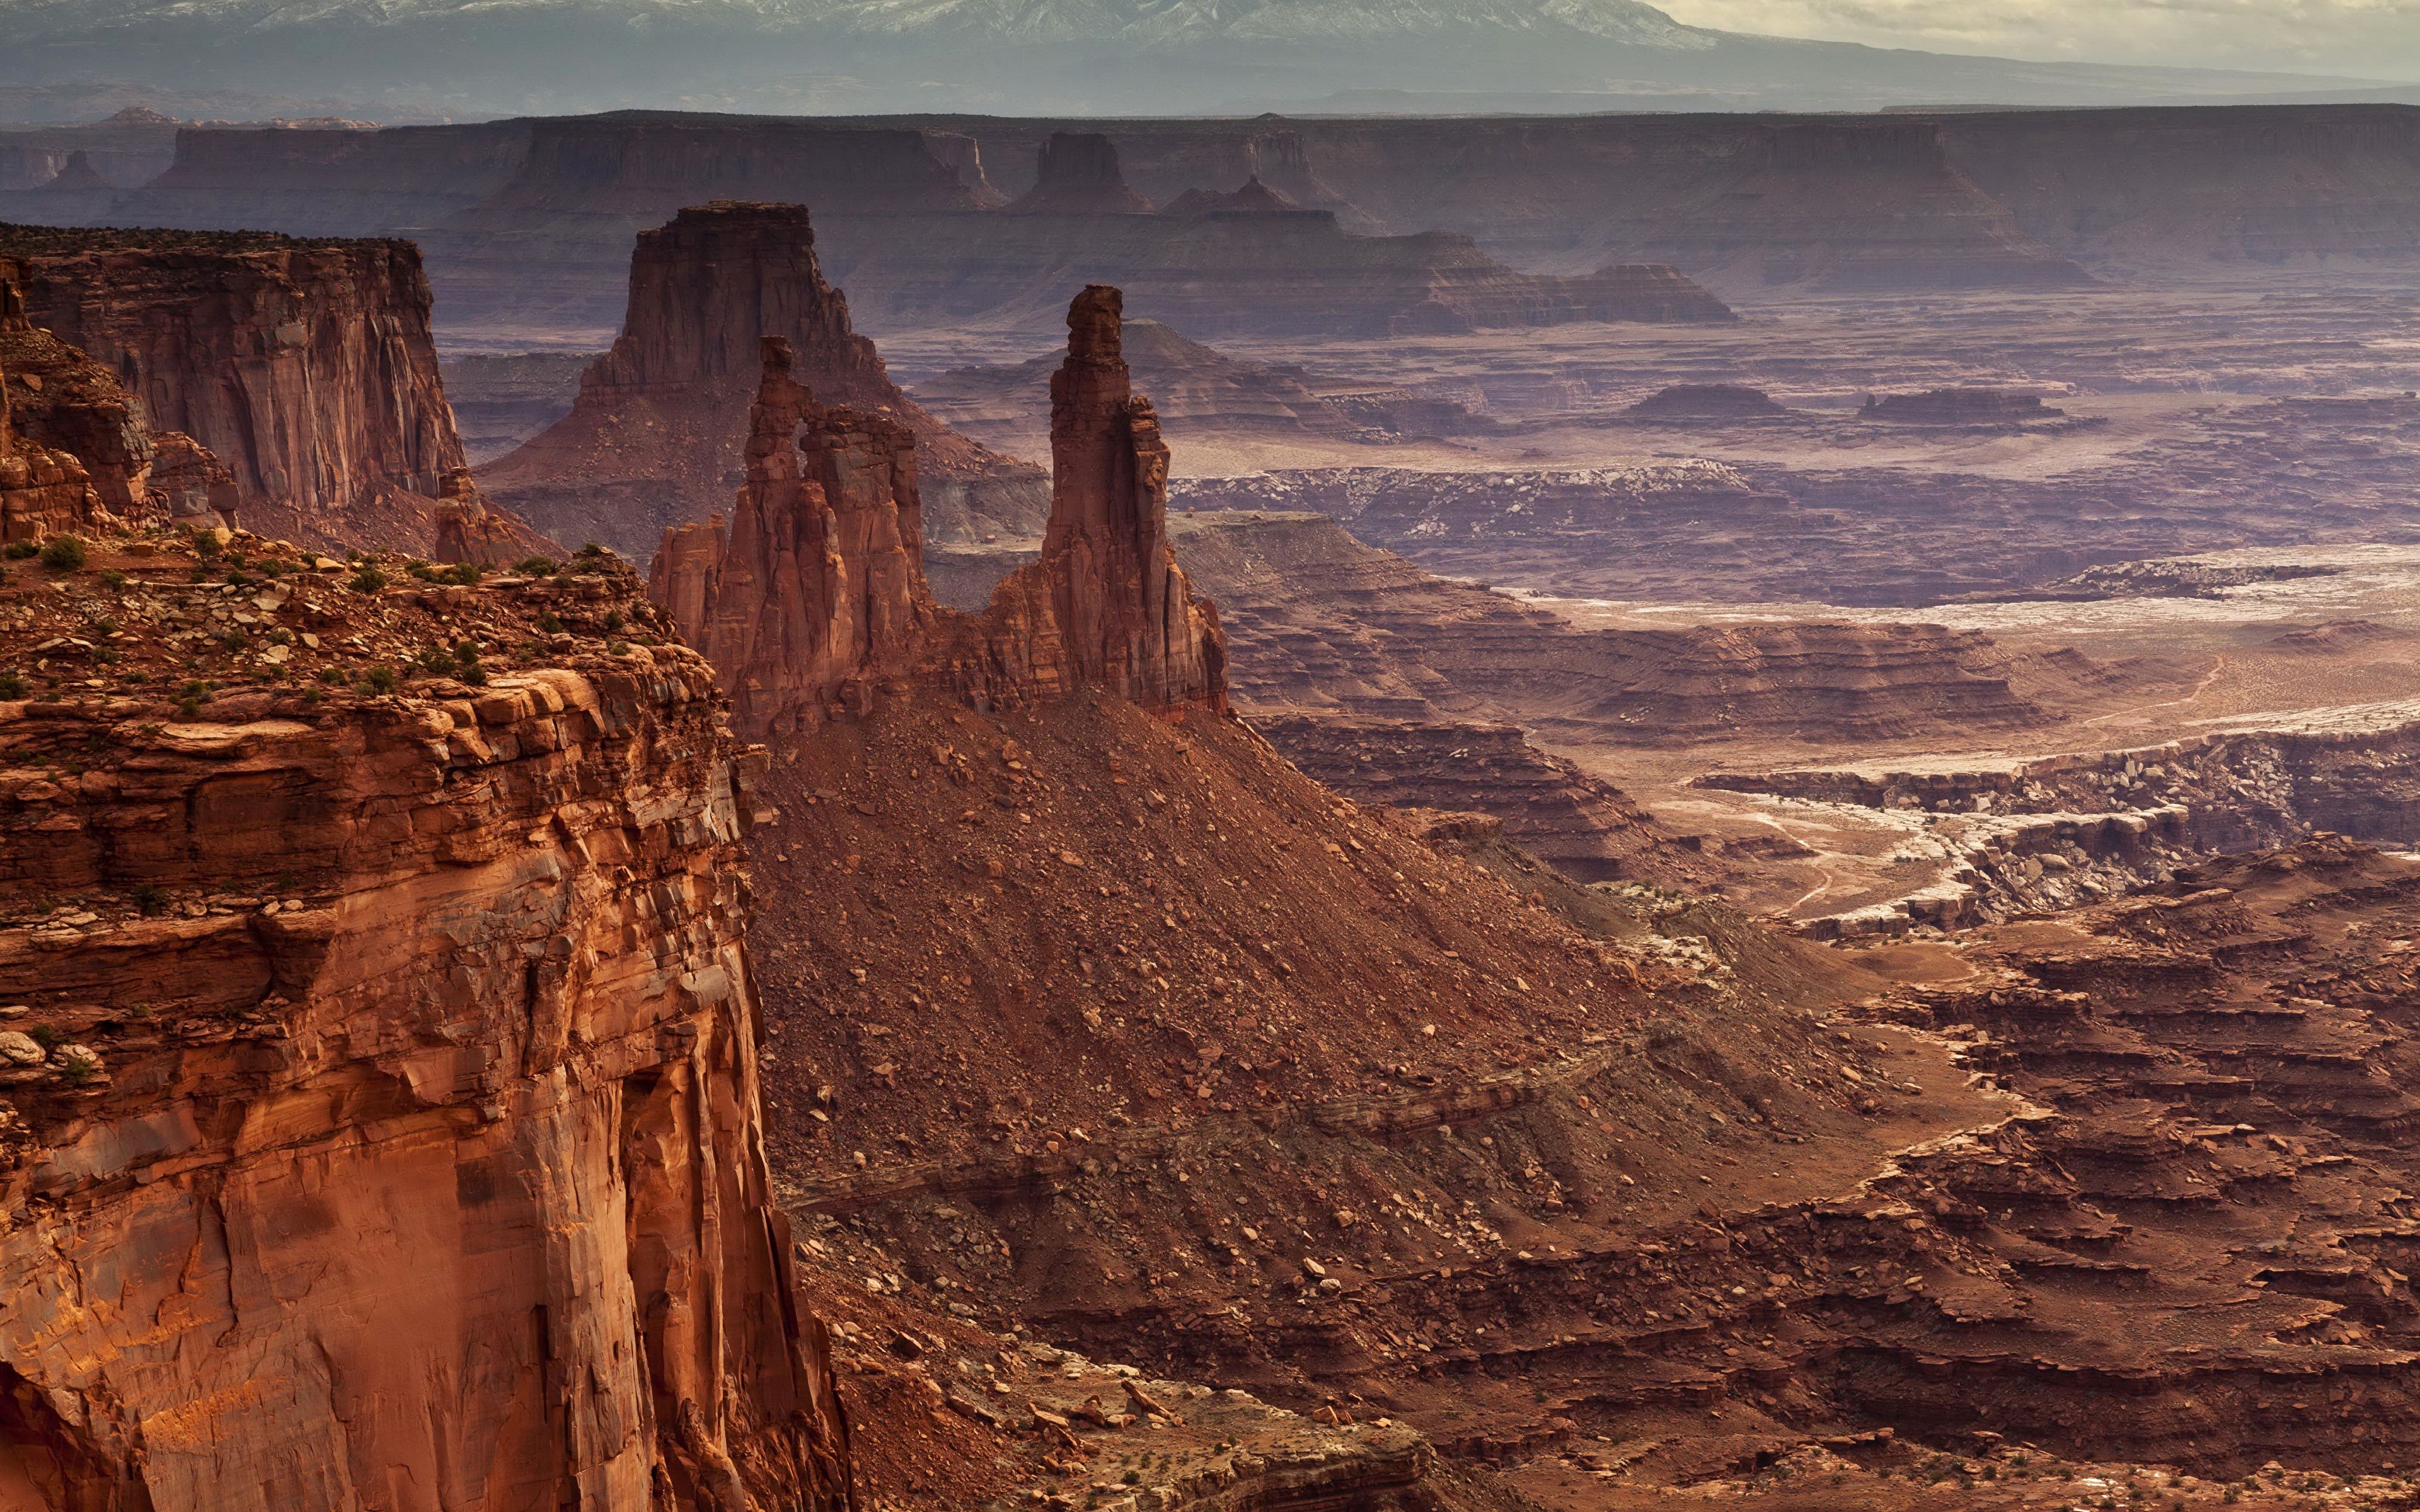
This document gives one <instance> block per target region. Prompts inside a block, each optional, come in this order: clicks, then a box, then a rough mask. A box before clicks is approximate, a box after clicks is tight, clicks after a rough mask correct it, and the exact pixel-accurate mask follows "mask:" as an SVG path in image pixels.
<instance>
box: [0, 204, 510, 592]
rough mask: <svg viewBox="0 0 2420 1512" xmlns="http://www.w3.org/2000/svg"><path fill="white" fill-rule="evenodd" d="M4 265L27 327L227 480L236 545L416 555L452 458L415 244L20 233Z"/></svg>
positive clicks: (454, 446)
mask: <svg viewBox="0 0 2420 1512" xmlns="http://www.w3.org/2000/svg"><path fill="white" fill-rule="evenodd" d="M0 253H5V254H8V255H16V256H19V257H21V258H23V260H24V262H25V265H26V269H27V289H26V304H27V308H28V311H29V313H30V314H31V315H32V316H33V318H34V321H35V323H36V324H37V325H39V326H44V327H47V328H49V329H50V330H51V331H52V332H55V333H56V335H57V336H58V338H59V339H60V340H62V341H64V342H66V343H68V344H69V345H70V346H73V347H78V348H81V349H82V350H84V351H85V352H88V353H90V354H91V355H92V356H93V357H94V358H95V359H96V360H97V361H99V362H101V363H105V364H107V365H108V366H109V367H110V368H112V369H114V370H115V371H116V372H117V373H119V374H122V375H125V376H126V379H127V383H128V387H129V388H130V389H131V391H132V393H133V394H134V395H135V396H136V397H138V398H140V399H141V400H142V401H143V404H144V407H145V409H146V411H147V415H148V420H149V423H150V424H156V425H159V426H162V427H163V428H172V429H175V430H178V431H182V432H184V433H185V434H187V435H190V436H192V437H193V438H194V440H197V441H199V442H200V443H201V444H202V445H204V446H206V447H208V448H209V449H210V450H211V451H212V452H215V453H216V454H218V455H219V456H220V457H221V458H222V459H223V460H224V461H225V463H226V465H227V466H228V467H229V469H230V470H231V471H232V473H233V476H234V479H235V485H236V489H237V493H238V496H239V499H240V508H241V509H242V510H243V518H244V523H245V525H246V526H247V528H250V529H252V530H255V531H256V532H259V533H261V534H266V535H272V536H284V537H288V538H291V539H295V540H301V541H309V542H313V543H315V544H318V545H320V546H329V547H333V546H377V547H393V548H401V549H406V550H411V551H422V550H426V549H427V548H428V544H429V542H430V540H431V538H432V536H433V534H434V523H435V522H434V509H435V495H436V493H437V491H438V487H439V484H440V481H441V480H442V478H443V477H444V475H445V474H446V473H447V472H449V471H452V470H453V469H456V468H458V467H460V466H462V463H463V458H462V443H461V440H460V439H459V437H458V436H457V435H456V434H455V429H454V416H453V412H452V411H451V410H450V409H447V408H446V405H445V395H444V391H443V388H442V385H441V383H440V381H439V379H438V374H437V352H436V347H435V345H434V344H433V342H432V341H431V339H430V336H429V330H428V311H429V291H428V280H427V276H426V275H425V274H424V273H423V272H422V270H421V264H420V253H419V251H418V249H417V248H415V247H414V246H412V244H411V243H410V242H407V241H301V240H296V239H291V238H287V237H278V236H270V235H267V234H264V233H256V232H244V233H234V234H222V233H214V232H178V231H161V232H153V231H110V230H96V231H71V230H49V229H44V228H39V227H31V226H13V227H9V228H8V230H7V231H6V233H5V234H0ZM79 455H81V454H79ZM87 465H90V459H89V458H87ZM106 492H107V490H106V488H104V494H106Z"/></svg>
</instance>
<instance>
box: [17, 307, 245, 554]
mask: <svg viewBox="0 0 2420 1512" xmlns="http://www.w3.org/2000/svg"><path fill="white" fill-rule="evenodd" d="M23 288H24V269H23V264H20V263H18V262H15V261H13V260H0V540H6V541H33V540H39V539H42V538H43V537H45V536H49V535H54V534H59V533H64V532H72V531H74V530H76V529H77V528H78V527H80V526H84V525H86V524H89V523H91V522H92V521H94V520H95V519H96V518H103V517H110V518H116V519H119V520H132V519H141V518H153V517H162V516H165V517H169V518H174V519H192V520H197V521H199V522H203V523H209V524H216V523H218V522H219V520H220V518H221V517H223V516H224V515H225V513H227V512H229V511H231V510H232V509H233V508H234V504H235V482H234V478H233V477H232V475H231V474H229V472H228V471H227V470H226V468H225V466H224V465H223V464H222V463H221V462H220V461H219V459H218V458H217V457H216V456H214V455H211V454H210V452H209V448H207V447H205V446H203V445H201V444H200V443H199V442H197V441H195V440H194V439H193V438H192V437H190V436H186V435H182V434H180V433H178V432H175V431H163V432H157V433H155V432H153V431H151V430H150V429H148V417H147V414H146V413H145V410H144V407H143V403H142V401H141V400H140V399H137V398H135V397H134V396H133V395H132V394H130V393H127V392H126V391H125V389H123V388H122V387H120V386H119V384H118V382H117V379H116V377H115V376H114V375H112V374H111V373H110V371H109V370H108V369H107V368H105V367H103V366H101V364H100V363H96V362H94V361H93V360H92V359H91V358H89V357H87V356H86V355H85V354H84V353H83V352H80V351H78V350H76V348H74V347H70V346H69V345H68V344H67V343H65V342H63V341H61V340H59V339H58V338H57V337H56V336H54V335H53V334H51V332H47V331H43V330H39V329H37V328H36V327H35V325H34V324H33V322H32V320H31V319H30V318H29V317H28V316H27V315H26V313H25V301H24V295H23Z"/></svg>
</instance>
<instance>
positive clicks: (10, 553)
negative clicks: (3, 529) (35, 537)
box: [0, 541, 41, 562]
mask: <svg viewBox="0 0 2420 1512" xmlns="http://www.w3.org/2000/svg"><path fill="white" fill-rule="evenodd" d="M40 549H41V548H40V547H39V546H36V545H35V544H34V543H33V542H31V541H11V542H9V543H8V546H7V547H6V548H0V556H6V557H7V558H8V560H9V561H11V562H23V561H24V560H25V559H26V558H27V557H30V556H32V555H33V554H34V553H35V552H37V551H39V550H40Z"/></svg>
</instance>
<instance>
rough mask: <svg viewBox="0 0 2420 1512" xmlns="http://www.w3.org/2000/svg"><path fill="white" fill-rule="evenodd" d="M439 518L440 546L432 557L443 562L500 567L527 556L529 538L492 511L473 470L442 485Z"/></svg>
mask: <svg viewBox="0 0 2420 1512" xmlns="http://www.w3.org/2000/svg"><path fill="white" fill-rule="evenodd" d="M436 515H437V544H436V545H435V546H434V547H433V548H430V550H429V553H428V554H429V555H430V556H431V557H433V558H435V559H436V560H437V561H439V562H443V563H473V564H475V565H478V566H482V567H500V566H503V565H504V563H507V562H511V561H513V560H514V559H515V558H516V557H518V556H520V555H522V554H524V550H525V548H526V545H527V540H528V538H527V536H526V535H524V534H523V533H522V532H520V531H518V530H516V529H515V528H514V524H513V521H511V520H510V519H508V518H506V517H504V516H502V515H499V514H497V513H496V512H495V511H494V510H492V509H489V507H488V501H486V500H484V499H482V498H480V497H479V488H478V485H476V484H474V483H473V482H472V481H471V470H470V469H469V468H456V469H455V470H454V471H451V472H448V473H447V474H445V476H444V478H443V480H442V482H440V483H439V484H438V486H437V509H436Z"/></svg>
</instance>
